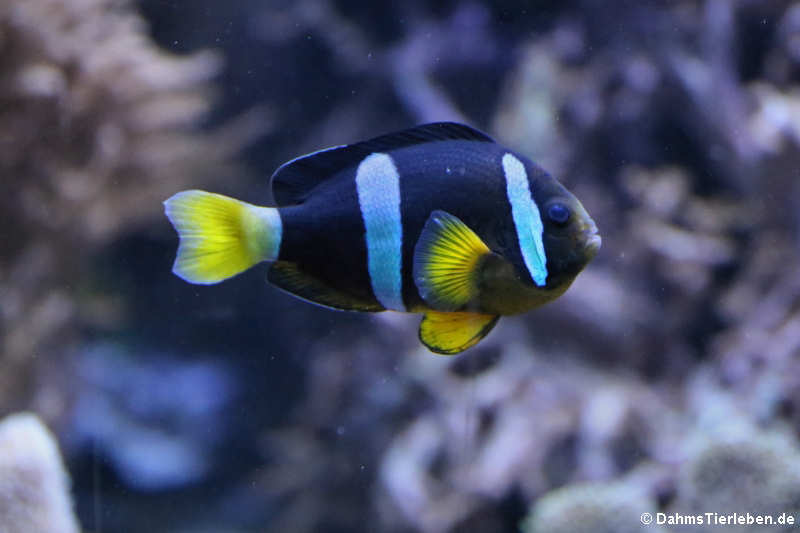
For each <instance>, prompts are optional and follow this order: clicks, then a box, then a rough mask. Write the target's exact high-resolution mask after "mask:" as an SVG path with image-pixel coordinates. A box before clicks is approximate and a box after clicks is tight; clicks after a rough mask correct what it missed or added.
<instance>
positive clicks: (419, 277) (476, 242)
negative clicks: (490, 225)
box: [413, 211, 491, 311]
mask: <svg viewBox="0 0 800 533" xmlns="http://www.w3.org/2000/svg"><path fill="white" fill-rule="evenodd" d="M490 253H491V252H490V251H489V248H488V247H487V246H486V245H485V244H484V243H483V241H482V240H481V239H480V237H478V236H477V235H476V234H475V232H474V231H472V230H471V229H470V228H469V227H468V226H467V225H466V224H464V223H463V222H462V221H461V220H460V219H458V218H457V217H455V216H453V215H451V214H449V213H447V212H445V211H434V212H433V213H431V216H430V218H428V221H427V222H426V223H425V227H424V228H423V230H422V234H421V235H420V237H419V240H418V241H417V244H416V247H415V248H414V265H413V276H414V283H415V284H416V285H417V289H418V290H419V294H420V296H422V299H423V300H425V302H426V303H427V304H428V305H430V306H431V307H433V308H434V309H438V310H440V311H456V310H458V309H460V308H462V307H463V306H464V305H466V304H467V303H468V302H470V301H472V300H473V299H474V298H475V297H476V296H477V294H478V275H479V270H480V265H481V262H482V259H483V258H485V257H487V256H488V255H489V254H490Z"/></svg>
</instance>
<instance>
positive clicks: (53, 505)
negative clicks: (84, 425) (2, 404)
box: [0, 413, 79, 533]
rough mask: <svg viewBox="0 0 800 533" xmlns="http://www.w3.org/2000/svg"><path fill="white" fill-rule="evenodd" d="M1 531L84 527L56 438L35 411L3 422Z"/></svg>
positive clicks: (60, 531)
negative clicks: (75, 510)
mask: <svg viewBox="0 0 800 533" xmlns="http://www.w3.org/2000/svg"><path fill="white" fill-rule="evenodd" d="M0 531H3V532H4V533H78V531H79V529H78V524H77V522H76V520H75V516H74V515H73V513H72V503H71V499H70V496H69V481H68V478H67V473H66V471H65V470H64V465H63V464H62V461H61V455H60V454H59V452H58V446H57V444H56V441H55V438H54V437H53V435H52V434H51V433H50V432H49V431H48V430H47V428H46V427H45V426H44V424H42V422H41V421H40V420H39V418H38V417H37V416H36V415H33V414H29V413H21V414H15V415H12V416H9V417H7V418H5V419H3V420H2V421H0Z"/></svg>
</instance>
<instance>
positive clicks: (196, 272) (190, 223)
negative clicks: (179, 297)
mask: <svg viewBox="0 0 800 533" xmlns="http://www.w3.org/2000/svg"><path fill="white" fill-rule="evenodd" d="M164 211H165V212H166V214H167V217H168V218H169V220H170V222H172V225H173V226H174V227H175V230H176V231H177V232H178V236H179V237H180V243H179V244H178V253H177V255H176V257H175V264H174V265H173V267H172V271H173V272H174V273H175V274H176V275H178V276H180V277H181V278H183V279H185V280H186V281H189V282H191V283H202V284H210V283H217V282H219V281H222V280H224V279H227V278H230V277H232V276H235V275H236V274H239V273H240V272H243V271H245V270H247V269H248V268H250V267H251V266H253V265H255V264H256V263H258V262H259V261H272V260H275V259H277V256H278V250H279V248H280V242H281V234H282V225H281V217H280V215H279V214H278V210H277V209H275V208H272V207H258V206H255V205H252V204H248V203H245V202H240V201H239V200H235V199H233V198H229V197H227V196H222V195H221V194H214V193H210V192H205V191H197V190H192V191H183V192H179V193H177V194H175V195H174V196H172V197H170V198H169V199H168V200H167V201H165V202H164Z"/></svg>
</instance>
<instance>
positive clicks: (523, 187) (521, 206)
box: [503, 154, 547, 287]
mask: <svg viewBox="0 0 800 533" xmlns="http://www.w3.org/2000/svg"><path fill="white" fill-rule="evenodd" d="M503 173H504V174H505V176H506V193H507V194H508V201H509V203H510V204H511V216H512V217H513V219H514V226H515V227H516V230H517V237H518V238H519V248H520V250H521V251H522V258H523V259H524V260H525V266H527V267H528V272H530V274H531V278H533V281H534V283H536V285H538V286H540V287H542V286H544V285H545V283H546V282H547V258H546V257H545V253H544V242H543V241H542V233H543V232H544V227H543V225H542V217H541V214H540V213H539V208H538V206H537V205H536V202H535V201H534V200H533V198H532V197H531V190H530V187H529V186H528V174H527V172H525V165H523V164H522V161H520V160H519V159H517V158H516V157H514V156H513V155H512V154H506V155H504V156H503Z"/></svg>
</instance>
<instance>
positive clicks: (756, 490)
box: [669, 413, 800, 533]
mask: <svg viewBox="0 0 800 533" xmlns="http://www.w3.org/2000/svg"><path fill="white" fill-rule="evenodd" d="M739 415H741V413H739ZM739 420H741V421H742V422H740V423H734V424H731V423H727V424H721V425H720V426H719V427H718V428H717V429H715V430H711V431H701V432H698V433H696V434H694V435H693V436H692V437H691V438H690V440H689V443H688V447H689V449H688V450H687V456H688V459H687V461H686V462H685V463H684V464H683V465H682V466H681V470H680V474H679V477H678V483H677V499H676V501H675V503H674V504H673V505H672V506H671V509H670V511H669V512H670V513H671V512H678V513H680V514H685V515H701V514H703V513H706V512H715V513H718V514H720V515H726V514H730V513H745V512H748V513H751V514H753V515H761V516H771V517H772V518H773V519H775V520H777V518H778V517H779V516H780V515H781V514H782V513H788V514H790V515H792V516H794V517H795V520H796V519H797V518H798V512H800V485H798V483H797V480H798V479H800V447H798V443H797V441H796V439H794V438H793V437H792V436H791V435H788V434H786V433H785V432H779V431H776V430H772V431H765V430H763V429H758V428H755V427H753V426H752V425H750V424H749V423H748V422H746V421H744V420H746V418H744V417H741V416H740V418H739ZM776 525H777V524H770V525H763V526H759V525H753V524H742V525H738V524H734V525H730V526H729V529H730V530H731V531H737V532H739V531H740V532H742V533H744V532H745V531H757V532H761V531H763V532H766V531H774V530H775V529H776ZM795 528H796V525H795V526H793V527H789V526H786V529H785V530H786V531H788V530H790V529H791V530H794V529H795ZM686 530H687V531H706V530H707V527H699V526H698V527H697V528H695V529H691V528H687V529H686Z"/></svg>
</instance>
